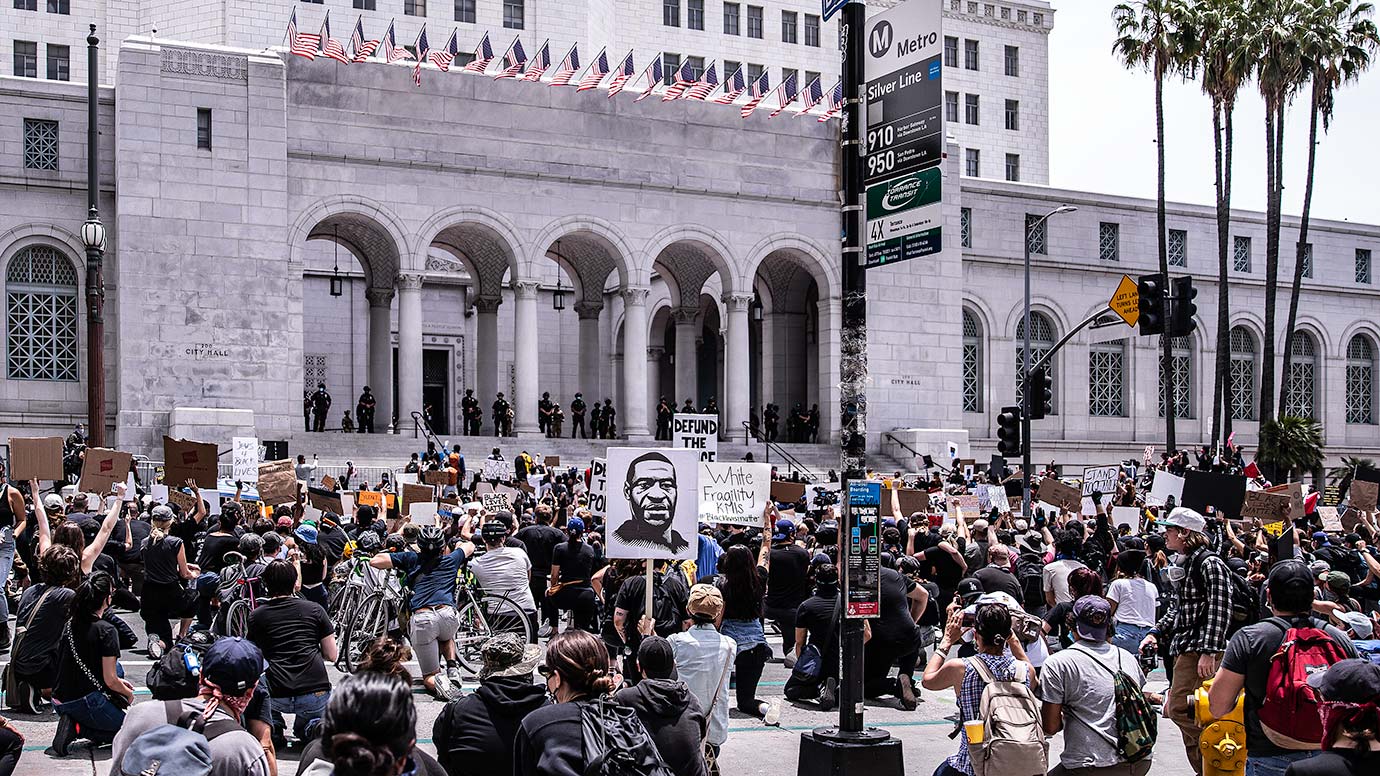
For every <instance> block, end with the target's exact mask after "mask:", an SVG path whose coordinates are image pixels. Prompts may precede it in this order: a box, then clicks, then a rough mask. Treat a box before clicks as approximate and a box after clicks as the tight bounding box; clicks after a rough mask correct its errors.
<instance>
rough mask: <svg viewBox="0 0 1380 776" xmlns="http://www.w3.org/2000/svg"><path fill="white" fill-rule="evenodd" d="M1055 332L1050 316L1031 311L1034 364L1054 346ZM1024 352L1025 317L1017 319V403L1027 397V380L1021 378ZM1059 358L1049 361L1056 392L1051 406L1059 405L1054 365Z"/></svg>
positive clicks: (1031, 353)
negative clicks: (1025, 384)
mask: <svg viewBox="0 0 1380 776" xmlns="http://www.w3.org/2000/svg"><path fill="white" fill-rule="evenodd" d="M1054 332H1055V329H1054V324H1053V323H1052V322H1050V320H1049V318H1048V317H1047V316H1046V315H1045V314H1044V313H1041V312H1037V311H1032V312H1031V313H1030V363H1031V364H1034V363H1035V362H1036V361H1039V360H1040V359H1041V358H1042V357H1044V355H1045V353H1048V352H1049V350H1050V348H1052V347H1054V342H1055V340H1057V339H1058V337H1056V336H1054ZM1024 352H1025V320H1024V319H1021V320H1017V321H1016V403H1017V404H1022V403H1024V399H1025V386H1024V385H1023V383H1024V382H1025V381H1023V380H1021V378H1020V376H1021V372H1022V368H1023V364H1024V362H1023V361H1022V354H1023V353H1024ZM1057 360H1058V357H1057V356H1056V357H1055V358H1053V359H1050V362H1049V373H1050V375H1051V377H1050V390H1051V392H1052V393H1053V394H1054V401H1051V402H1050V406H1051V407H1057V406H1058V398H1059V392H1058V391H1057V390H1055V388H1054V378H1053V375H1054V374H1055V373H1056V370H1055V368H1054V365H1055V362H1056V361H1057ZM1050 414H1051V415H1052V414H1056V413H1054V412H1051V413H1050Z"/></svg>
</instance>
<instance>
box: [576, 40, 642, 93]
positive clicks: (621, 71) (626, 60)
mask: <svg viewBox="0 0 1380 776" xmlns="http://www.w3.org/2000/svg"><path fill="white" fill-rule="evenodd" d="M636 69H637V66H636V65H634V64H633V53H632V52H631V51H629V52H628V55H627V56H626V57H623V62H622V64H620V65H619V66H618V69H617V70H615V71H614V73H613V80H612V81H609V99H610V100H612V99H613V97H614V95H616V94H618V93H619V92H621V91H623V87H624V86H625V85H626V84H627V83H628V79H629V78H632V74H633V71H634V70H636ZM586 77H588V76H586Z"/></svg>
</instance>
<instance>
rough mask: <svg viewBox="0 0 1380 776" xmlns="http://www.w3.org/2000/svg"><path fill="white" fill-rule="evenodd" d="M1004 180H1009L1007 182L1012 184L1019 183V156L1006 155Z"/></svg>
mask: <svg viewBox="0 0 1380 776" xmlns="http://www.w3.org/2000/svg"><path fill="white" fill-rule="evenodd" d="M1006 179H1007V180H1009V181H1011V182H1013V183H1019V182H1020V180H1021V155H1020V154H1007V155H1006Z"/></svg>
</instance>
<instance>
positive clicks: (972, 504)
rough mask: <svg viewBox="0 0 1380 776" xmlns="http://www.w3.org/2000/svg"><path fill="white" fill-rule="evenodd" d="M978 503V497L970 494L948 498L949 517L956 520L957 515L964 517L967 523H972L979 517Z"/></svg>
mask: <svg viewBox="0 0 1380 776" xmlns="http://www.w3.org/2000/svg"><path fill="white" fill-rule="evenodd" d="M978 501H979V500H978V497H977V496H976V495H974V494H971V493H965V494H963V495H961V496H949V515H950V516H952V517H954V519H958V516H959V515H964V516H965V517H966V518H967V519H968V521H969V522H972V521H973V520H976V519H977V518H978V517H981V515H979V514H978V513H979V512H980V511H981V509H980V507H979V505H978Z"/></svg>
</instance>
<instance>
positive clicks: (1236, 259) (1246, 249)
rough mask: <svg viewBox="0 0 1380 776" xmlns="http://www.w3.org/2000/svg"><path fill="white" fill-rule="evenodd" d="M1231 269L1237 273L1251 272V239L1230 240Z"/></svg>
mask: <svg viewBox="0 0 1380 776" xmlns="http://www.w3.org/2000/svg"><path fill="white" fill-rule="evenodd" d="M1231 261H1232V269H1234V270H1236V271H1237V272H1250V271H1251V238H1249V237H1237V238H1234V239H1233V240H1232V260H1231Z"/></svg>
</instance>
